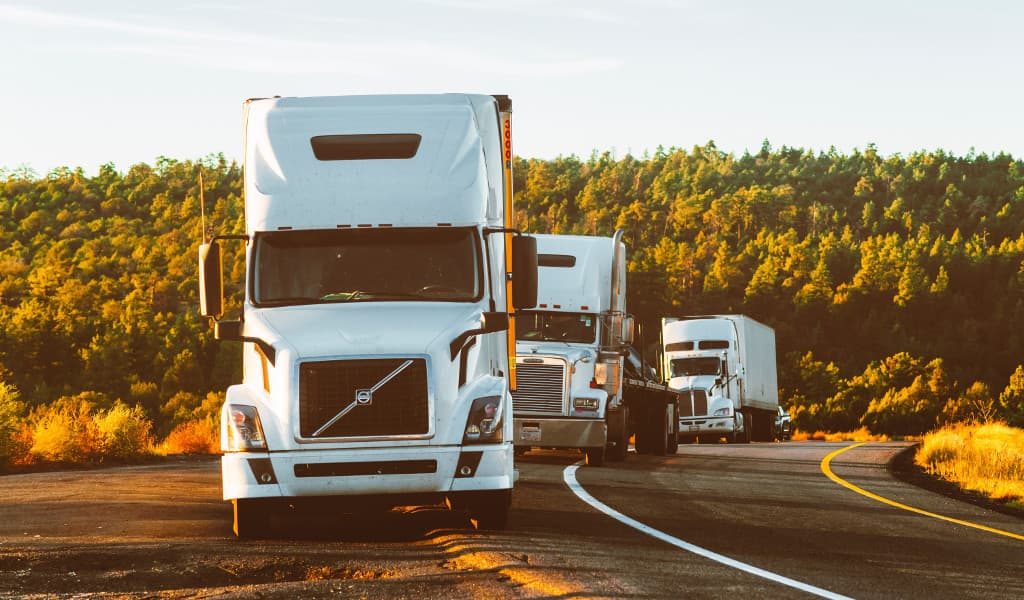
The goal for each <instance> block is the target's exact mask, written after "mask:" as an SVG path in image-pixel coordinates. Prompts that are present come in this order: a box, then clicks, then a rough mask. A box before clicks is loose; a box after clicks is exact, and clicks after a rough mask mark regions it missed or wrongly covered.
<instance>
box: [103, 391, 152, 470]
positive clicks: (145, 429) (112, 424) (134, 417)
mask: <svg viewBox="0 0 1024 600" xmlns="http://www.w3.org/2000/svg"><path fill="white" fill-rule="evenodd" d="M93 420H94V421H95V423H96V429H97V431H98V433H99V436H100V454H101V455H102V456H104V457H109V458H120V459H125V458H133V457H137V456H143V455H145V454H149V453H150V452H152V449H153V438H152V437H151V436H150V433H149V432H150V430H151V429H152V428H153V423H152V422H150V420H149V419H147V418H146V413H145V411H143V410H142V407H141V406H134V407H132V408H128V407H127V406H125V405H124V403H122V402H121V401H117V402H115V403H114V406H112V407H111V408H110V410H108V411H106V412H103V413H99V414H97V415H95V416H94V417H93Z"/></svg>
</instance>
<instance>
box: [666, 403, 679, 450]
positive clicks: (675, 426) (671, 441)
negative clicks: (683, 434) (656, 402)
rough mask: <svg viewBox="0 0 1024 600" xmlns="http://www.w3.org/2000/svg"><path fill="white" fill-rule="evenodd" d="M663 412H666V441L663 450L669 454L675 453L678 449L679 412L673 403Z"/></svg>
mask: <svg viewBox="0 0 1024 600" xmlns="http://www.w3.org/2000/svg"><path fill="white" fill-rule="evenodd" d="M665 412H667V413H668V424H667V426H668V440H667V442H668V443H667V444H666V448H665V450H666V451H667V452H668V453H669V454H675V453H676V452H678V451H679V417H678V416H677V415H678V414H679V413H678V412H677V411H676V405H675V404H669V405H668V407H667V408H666V410H665Z"/></svg>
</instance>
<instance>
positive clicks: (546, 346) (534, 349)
mask: <svg viewBox="0 0 1024 600" xmlns="http://www.w3.org/2000/svg"><path fill="white" fill-rule="evenodd" d="M516 354H517V355H519V356H529V355H530V354H541V355H544V356H558V357H560V358H564V359H566V360H567V361H569V363H570V364H571V363H572V362H573V361H576V360H579V359H581V358H583V357H584V356H589V357H590V358H591V359H592V360H593V359H596V358H597V352H595V351H593V350H591V349H590V348H585V347H580V346H567V345H565V344H563V343H560V342H516Z"/></svg>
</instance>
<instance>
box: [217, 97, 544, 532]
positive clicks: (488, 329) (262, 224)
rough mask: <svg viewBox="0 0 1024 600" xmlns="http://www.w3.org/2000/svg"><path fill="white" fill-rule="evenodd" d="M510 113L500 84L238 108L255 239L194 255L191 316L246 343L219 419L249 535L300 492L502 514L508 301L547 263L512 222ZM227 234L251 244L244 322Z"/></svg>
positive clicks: (236, 505) (492, 517)
mask: <svg viewBox="0 0 1024 600" xmlns="http://www.w3.org/2000/svg"><path fill="white" fill-rule="evenodd" d="M510 118H511V102H510V100H509V99H508V98H507V97H505V96H485V95H468V94H439V95H394V96H347V97H312V98H281V97H274V98H262V99H251V100H248V101H246V102H245V104H244V122H245V126H244V139H245V142H244V145H245V165H244V166H245V168H244V193H245V232H244V233H243V234H235V235H219V236H214V237H213V238H212V239H210V240H204V242H203V243H202V244H201V245H200V248H199V259H200V261H199V262H200V312H201V314H202V315H204V316H206V317H210V318H212V319H213V321H214V337H215V338H216V339H218V340H224V341H236V342H241V343H242V344H243V351H242V367H243V374H242V381H241V383H239V384H237V385H232V386H230V387H229V388H228V389H227V394H226V401H225V402H224V405H223V409H222V414H221V449H222V451H223V457H222V459H221V473H222V480H223V497H224V499H225V500H229V501H231V503H232V505H233V509H234V523H233V528H234V531H235V534H236V535H238V536H239V537H250V536H256V535H260V534H262V533H263V532H265V531H266V529H267V527H268V524H269V523H270V521H271V519H273V518H274V514H275V511H279V510H284V509H285V508H286V507H289V506H296V505H298V504H299V503H300V502H302V501H305V500H309V501H310V502H311V503H313V502H314V501H315V502H316V503H324V502H327V503H329V504H330V505H331V506H333V507H337V509H338V510H348V509H347V508H346V507H350V508H351V507H360V506H363V505H365V504H366V503H371V504H374V505H375V506H376V505H378V504H383V505H390V506H401V505H410V504H434V503H442V502H446V503H448V504H449V505H450V506H452V507H453V508H456V509H461V510H466V511H468V513H469V515H470V516H471V517H472V518H473V519H475V520H476V522H477V524H478V526H480V527H483V528H501V527H503V526H504V525H505V522H506V519H507V515H508V510H509V506H510V501H511V492H512V488H513V483H514V471H513V443H512V398H511V395H510V391H511V389H513V388H514V386H515V367H516V363H515V358H514V355H515V342H514V339H515V338H514V328H515V309H516V308H530V307H532V306H533V305H534V302H535V297H536V269H537V267H536V242H535V240H534V239H533V238H531V237H528V236H523V235H518V234H517V232H516V231H515V230H514V229H513V223H512V215H513V210H512V173H511V168H512V146H511V139H512V138H511V121H510ZM204 234H205V232H204ZM228 240H230V241H236V240H237V241H238V242H240V243H244V244H245V261H246V269H245V289H244V299H243V301H242V307H241V314H240V316H238V317H237V318H234V319H227V318H224V316H223V313H224V301H223V283H222V273H221V268H222V267H221V247H220V244H221V243H222V242H225V241H228ZM353 510H355V509H353Z"/></svg>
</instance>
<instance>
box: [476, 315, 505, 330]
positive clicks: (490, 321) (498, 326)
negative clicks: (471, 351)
mask: <svg viewBox="0 0 1024 600" xmlns="http://www.w3.org/2000/svg"><path fill="white" fill-rule="evenodd" d="M496 331H508V313H503V312H485V313H484V314H483V323H482V324H481V326H480V333H494V332H496Z"/></svg>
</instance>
